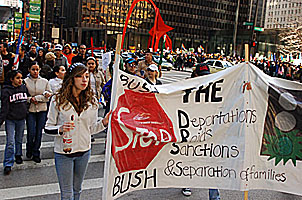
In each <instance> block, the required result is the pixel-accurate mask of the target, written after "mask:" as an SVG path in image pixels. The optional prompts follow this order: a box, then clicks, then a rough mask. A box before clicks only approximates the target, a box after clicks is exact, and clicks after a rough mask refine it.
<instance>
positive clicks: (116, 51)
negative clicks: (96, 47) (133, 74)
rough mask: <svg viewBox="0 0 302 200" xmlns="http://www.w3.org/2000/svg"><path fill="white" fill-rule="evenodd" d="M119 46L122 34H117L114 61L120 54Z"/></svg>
mask: <svg viewBox="0 0 302 200" xmlns="http://www.w3.org/2000/svg"><path fill="white" fill-rule="evenodd" d="M121 44H122V34H117V40H116V48H115V57H114V60H115V61H116V58H117V55H120V54H121Z"/></svg>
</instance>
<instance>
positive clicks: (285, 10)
mask: <svg viewBox="0 0 302 200" xmlns="http://www.w3.org/2000/svg"><path fill="white" fill-rule="evenodd" d="M301 9H302V1H301V0H288V1H285V0H282V1H281V0H267V5H266V15H265V28H267V29H284V28H288V27H297V26H299V25H301V24H302V13H301V12H302V11H301Z"/></svg>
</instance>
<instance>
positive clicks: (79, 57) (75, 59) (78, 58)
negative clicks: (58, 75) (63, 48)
mask: <svg viewBox="0 0 302 200" xmlns="http://www.w3.org/2000/svg"><path fill="white" fill-rule="evenodd" d="M88 57H89V55H88V54H86V55H85V57H84V58H83V56H82V55H80V54H79V55H77V56H75V57H73V58H72V60H71V62H72V63H71V64H74V63H78V62H79V63H83V64H84V65H86V59H87V58H88ZM66 69H67V68H66Z"/></svg>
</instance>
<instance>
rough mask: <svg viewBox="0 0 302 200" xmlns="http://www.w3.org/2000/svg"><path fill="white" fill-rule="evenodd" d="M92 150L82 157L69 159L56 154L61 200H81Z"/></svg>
mask: <svg viewBox="0 0 302 200" xmlns="http://www.w3.org/2000/svg"><path fill="white" fill-rule="evenodd" d="M90 154H91V150H89V151H88V152H86V153H84V154H83V155H82V156H80V157H74V158H69V157H67V156H65V155H63V154H59V153H55V165H56V171H57V176H58V180H59V185H60V191H61V200H79V199H80V195H81V192H82V182H83V180H84V177H85V173H86V169H87V166H88V160H89V158H90Z"/></svg>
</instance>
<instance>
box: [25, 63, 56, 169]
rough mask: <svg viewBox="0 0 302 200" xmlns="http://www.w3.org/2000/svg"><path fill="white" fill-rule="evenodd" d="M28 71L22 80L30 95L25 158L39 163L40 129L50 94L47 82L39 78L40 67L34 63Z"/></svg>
mask: <svg viewBox="0 0 302 200" xmlns="http://www.w3.org/2000/svg"><path fill="white" fill-rule="evenodd" d="M28 70H29V76H28V77H27V78H26V79H25V80H24V82H25V85H26V87H27V90H28V93H29V94H30V96H29V97H28V99H27V101H28V103H30V105H29V113H28V115H27V119H26V125H27V142H26V157H27V158H32V160H33V161H35V162H36V163H40V162H41V159H40V147H41V140H42V129H43V128H44V126H45V122H46V116H47V102H48V101H49V98H50V96H51V95H52V93H51V89H50V85H49V83H48V80H47V79H45V78H42V77H40V76H39V72H40V67H39V65H38V63H37V62H36V61H34V62H33V63H32V64H31V66H30V67H29V69H28Z"/></svg>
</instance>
